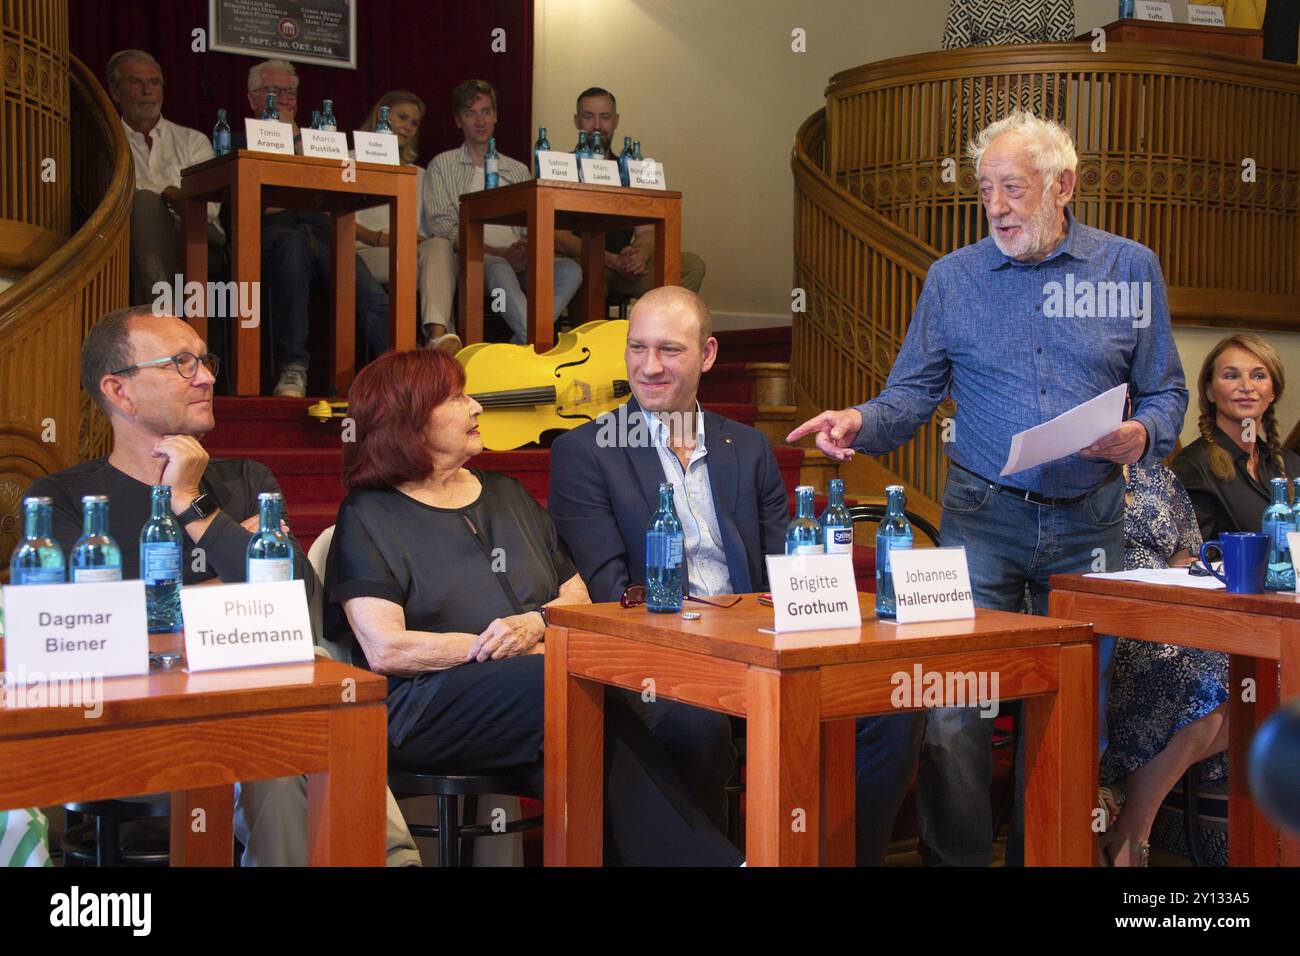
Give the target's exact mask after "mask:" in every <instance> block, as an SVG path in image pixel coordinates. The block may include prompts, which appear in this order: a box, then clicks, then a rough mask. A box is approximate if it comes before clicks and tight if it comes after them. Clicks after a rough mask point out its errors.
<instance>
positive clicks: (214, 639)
mask: <svg viewBox="0 0 1300 956" xmlns="http://www.w3.org/2000/svg"><path fill="white" fill-rule="evenodd" d="M181 613H182V614H183V615H184V617H185V663H186V666H187V667H188V668H189V670H191V671H210V670H216V669H218V668H222V667H252V666H254V665H257V664H290V663H300V662H302V661H310V660H311V659H312V657H313V656H314V653H315V652H314V648H313V646H312V636H311V618H310V617H309V616H308V613H307V590H306V588H305V587H304V586H303V583H302V581H276V582H275V583H272V584H219V585H215V586H212V587H188V588H181Z"/></svg>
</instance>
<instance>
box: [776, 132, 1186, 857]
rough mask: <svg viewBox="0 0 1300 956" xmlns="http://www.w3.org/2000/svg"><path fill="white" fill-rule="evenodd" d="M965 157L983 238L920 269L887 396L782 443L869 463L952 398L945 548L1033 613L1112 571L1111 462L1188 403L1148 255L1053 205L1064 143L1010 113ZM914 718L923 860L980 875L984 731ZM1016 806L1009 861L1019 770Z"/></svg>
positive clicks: (983, 586) (985, 849)
mask: <svg viewBox="0 0 1300 956" xmlns="http://www.w3.org/2000/svg"><path fill="white" fill-rule="evenodd" d="M971 152H972V158H973V160H974V162H975V167H976V169H977V170H978V173H979V184H980V197H981V199H982V201H983V203H984V208H985V211H986V212H987V213H988V217H989V226H990V231H991V233H992V234H991V235H990V236H989V237H988V238H985V239H983V240H981V241H980V242H977V243H975V244H973V245H970V246H967V247H965V248H963V249H959V250H957V251H956V252H953V253H951V254H950V255H947V256H944V257H943V258H942V259H940V260H939V261H938V262H936V263H935V264H934V265H933V266H932V267H931V269H930V273H929V275H928V276H927V277H926V281H925V287H924V289H923V290H922V292H921V297H920V299H919V300H918V302H917V306H916V311H915V313H914V314H913V316H912V322H911V325H910V326H909V327H908V330H907V336H906V338H905V339H904V342H903V347H902V349H901V350H900V352H899V354H898V360H897V362H895V364H894V367H893V370H892V371H891V373H890V376H889V380H888V382H887V383H886V385H885V389H884V391H882V392H881V393H880V394H879V395H878V396H876V397H875V398H874V399H872V400H871V401H869V402H866V403H864V404H862V405H859V406H857V407H855V408H849V409H843V410H839V411H827V412H822V413H821V414H820V415H818V416H817V417H815V418H813V419H811V420H810V421H808V422H805V423H804V424H803V425H801V426H800V427H799V428H796V429H795V430H794V431H793V432H791V433H790V435H789V439H788V440H790V441H796V440H798V439H799V438H801V437H802V436H804V435H807V434H812V433H815V434H816V442H817V447H818V448H820V449H821V450H822V451H823V452H825V453H826V454H827V455H829V456H831V457H832V458H835V459H836V460H838V461H845V460H847V459H849V458H851V457H852V455H853V453H854V451H863V452H866V453H867V454H873V455H882V454H885V453H886V452H889V451H892V450H893V449H895V448H897V447H898V446H899V445H902V444H903V443H904V442H906V441H908V440H909V439H910V438H911V437H912V435H913V433H914V432H915V431H916V429H917V428H918V427H919V426H920V425H921V424H923V423H924V422H926V421H929V420H930V418H931V416H932V415H933V414H934V410H935V407H936V406H937V405H938V404H939V402H940V401H941V400H942V399H943V398H944V397H945V396H946V395H951V396H952V398H953V399H954V400H955V401H956V403H957V415H956V420H955V424H954V434H953V438H954V440H953V441H952V442H950V443H949V444H948V447H947V453H948V457H949V459H950V462H949V464H950V467H949V469H948V478H947V483H946V485H945V487H944V493H943V521H942V528H941V533H942V538H943V544H944V545H945V546H950V547H955V546H964V547H965V548H966V555H967V560H968V561H969V564H970V575H971V584H972V587H973V589H974V592H975V603H976V604H977V605H978V606H980V607H985V608H996V609H1000V610H1006V611H1018V610H1020V609H1021V608H1022V606H1023V602H1024V600H1025V592H1026V589H1028V592H1029V595H1030V598H1031V600H1032V607H1033V610H1034V611H1035V612H1037V613H1044V612H1045V611H1046V609H1047V600H1046V598H1047V591H1048V588H1047V579H1048V577H1049V576H1050V575H1052V574H1068V573H1075V572H1087V571H1093V570H1100V569H1103V568H1105V569H1111V570H1118V569H1121V568H1122V567H1123V561H1124V481H1123V476H1122V473H1121V467H1120V466H1121V465H1124V464H1131V463H1133V462H1135V461H1138V460H1140V459H1144V458H1155V459H1159V458H1163V457H1164V456H1165V455H1167V454H1169V452H1170V451H1172V450H1173V447H1174V443H1175V441H1176V440H1177V438H1178V434H1179V431H1180V430H1181V428H1182V423H1183V415H1184V413H1185V412H1186V409H1187V390H1186V388H1184V384H1183V372H1182V366H1181V363H1180V361H1179V358H1178V352H1177V350H1176V348H1175V346H1174V339H1173V333H1172V331H1171V329H1170V324H1169V306H1168V301H1167V298H1166V292H1165V284H1164V277H1163V275H1162V274H1161V271H1160V263H1159V261H1158V260H1157V259H1156V256H1155V254H1154V253H1153V252H1152V251H1151V250H1150V249H1148V248H1147V247H1145V246H1143V245H1141V244H1139V243H1136V242H1133V241H1131V240H1128V239H1124V238H1121V237H1119V236H1115V235H1112V234H1110V233H1107V232H1102V231H1101V230H1099V229H1093V228H1091V227H1089V226H1085V225H1082V224H1081V223H1079V222H1077V221H1076V220H1075V219H1074V217H1073V216H1072V215H1071V214H1070V213H1069V211H1068V210H1067V208H1066V206H1067V204H1068V203H1069V202H1070V200H1071V198H1072V197H1073V193H1074V187H1075V182H1076V175H1075V170H1076V167H1077V165H1078V157H1077V155H1076V153H1075V150H1074V144H1073V142H1072V140H1071V137H1070V134H1069V133H1068V132H1067V131H1066V130H1065V129H1064V128H1063V127H1061V126H1059V125H1058V124H1055V123H1050V122H1045V121H1043V120H1040V119H1038V118H1037V117H1034V116H1033V115H1031V114H1028V113H1024V112H1016V113H1013V114H1012V115H1011V116H1009V117H1007V118H1005V119H1003V120H1000V121H998V122H997V123H994V124H993V125H991V126H989V127H988V128H987V129H985V130H984V131H982V132H981V133H980V134H979V136H978V137H977V138H976V140H975V142H974V143H973V144H972V150H971ZM1120 384H1127V385H1128V386H1129V393H1130V397H1131V399H1132V403H1133V413H1132V417H1131V418H1129V419H1128V420H1127V421H1125V422H1123V423H1122V424H1121V425H1120V427H1119V428H1118V429H1116V430H1115V431H1114V432H1112V433H1111V434H1109V435H1107V436H1106V437H1105V438H1102V439H1101V440H1100V441H1098V442H1096V443H1095V444H1093V445H1091V446H1089V447H1087V448H1084V449H1082V450H1081V451H1080V452H1079V453H1077V454H1074V455H1069V456H1067V457H1065V458H1062V459H1059V460H1057V461H1053V462H1048V463H1047V464H1045V465H1040V466H1036V467H1034V468H1029V469H1025V470H1024V471H1021V472H1017V473H1015V474H1012V475H1009V476H1007V478H1006V479H999V478H998V477H997V476H998V475H999V474H1000V473H1001V471H1002V467H1003V465H1004V464H1005V463H1006V460H1007V454H1008V451H1009V449H1010V445H1011V436H1012V435H1014V434H1016V433H1017V432H1020V431H1023V430H1024V429H1026V428H1031V427H1033V426H1035V425H1039V424H1042V423H1043V422H1046V421H1049V420H1051V419H1052V418H1055V417H1056V416H1057V415H1060V414H1061V413H1062V412H1065V411H1067V410H1068V409H1070V408H1073V407H1074V406H1076V405H1079V404H1081V403H1082V402H1085V401H1087V400H1088V399H1091V398H1095V397H1096V396H1098V395H1100V394H1101V393H1102V392H1105V391H1107V390H1108V389H1111V388H1113V387H1115V386H1116V385H1120ZM1113 648H1114V641H1113V639H1111V640H1108V641H1104V642H1103V646H1102V647H1101V648H1100V651H1101V662H1102V664H1101V666H1102V675H1101V685H1100V690H1101V695H1102V707H1101V713H1102V714H1104V713H1105V712H1106V708H1105V692H1106V679H1107V678H1108V676H1109V670H1110V663H1111V656H1112V652H1113ZM924 719H925V735H924V744H923V746H922V749H921V768H920V777H919V785H918V788H917V815H918V821H919V828H920V833H921V853H922V858H923V859H924V860H925V861H926V862H927V863H943V864H950V865H966V866H981V865H987V864H988V863H989V862H990V861H991V858H992V849H993V832H992V812H991V807H990V802H989V785H990V781H991V776H992V753H991V742H992V733H993V722H992V721H991V720H984V719H981V718H980V712H979V711H978V710H976V709H973V708H944V709H937V710H930V711H927V712H925V718H924ZM1102 747H1103V749H1104V747H1105V737H1104V732H1103V737H1102ZM1020 762H1022V761H1018V763H1020ZM1016 796H1017V814H1016V825H1015V826H1014V827H1013V834H1012V839H1011V840H1010V841H1009V844H1008V854H1007V855H1008V860H1009V861H1015V860H1016V859H1017V858H1018V856H1019V853H1020V852H1021V850H1022V847H1021V846H1020V843H1019V839H1020V835H1021V834H1022V833H1023V805H1022V801H1023V783H1022V780H1021V769H1020V768H1019V767H1018V770H1017V795H1016Z"/></svg>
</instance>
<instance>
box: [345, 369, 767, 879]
mask: <svg viewBox="0 0 1300 956" xmlns="http://www.w3.org/2000/svg"><path fill="white" fill-rule="evenodd" d="M348 397H349V411H350V414H351V416H352V418H353V420H354V422H355V424H356V441H354V442H348V443H345V444H344V446H343V484H344V487H345V488H346V489H347V490H348V496H347V497H346V498H345V499H344V501H343V504H342V506H341V507H340V508H339V515H338V523H337V525H336V528H335V532H334V540H333V543H332V544H331V546H330V555H329V562H328V565H327V568H326V576H325V586H326V590H327V594H328V599H329V601H330V602H331V603H330V615H329V619H328V620H327V624H326V627H327V633H328V636H330V637H331V638H332V639H334V640H343V641H346V642H347V643H349V644H353V645H354V646H355V648H356V649H357V650H358V651H359V652H360V653H359V654H356V655H355V658H354V660H356V662H357V663H362V656H363V655H364V663H363V666H369V668H370V669H371V670H373V671H374V672H376V673H379V674H384V675H386V676H387V677H388V741H389V760H390V761H391V762H392V764H393V765H394V766H396V767H406V768H410V769H416V770H433V769H437V770H444V771H454V772H458V773H495V772H499V771H511V772H519V771H523V772H526V773H528V774H530V777H531V782H532V787H533V790H534V791H535V793H536V795H537V796H539V797H540V796H541V793H542V740H543V726H544V720H543V707H542V688H543V671H542V664H543V660H542V657H541V656H539V655H540V653H541V651H542V646H541V645H540V644H539V643H538V642H539V641H541V639H542V636H543V634H544V632H545V629H546V619H545V616H544V611H543V608H545V607H547V606H554V605H557V604H580V603H585V602H587V601H589V600H590V598H589V597H588V595H587V587H586V585H585V584H583V581H582V578H581V577H580V576H579V575H578V572H577V570H576V569H575V567H574V565H573V562H572V560H571V559H570V558H569V555H568V554H567V553H566V552H565V550H564V546H563V544H561V542H560V540H559V538H558V536H557V535H556V531H555V526H554V525H553V524H552V523H551V519H550V516H549V515H548V514H547V513H546V511H545V509H543V508H542V507H541V506H540V505H539V504H538V503H537V502H536V501H534V500H533V498H532V497H531V496H530V495H529V494H528V493H527V492H526V491H525V490H524V488H523V486H522V485H521V484H520V483H519V482H518V481H517V480H515V479H514V478H511V477H510V476H508V475H504V474H500V473H497V472H484V471H479V470H478V469H472V468H466V467H465V465H466V463H467V462H468V461H469V459H470V458H471V457H473V456H474V455H477V454H478V453H479V452H481V451H482V450H483V440H482V438H481V437H480V436H479V432H478V416H479V413H480V412H481V411H482V410H483V409H482V407H481V406H480V405H479V404H478V402H476V401H474V399H473V398H472V397H470V396H468V395H466V394H465V373H464V370H463V369H462V367H461V365H460V364H459V363H458V362H457V361H456V360H455V359H453V358H451V357H450V356H448V355H445V354H443V353H441V352H435V351H430V350H427V349H424V350H419V351H411V352H389V353H387V354H385V355H383V356H382V357H380V358H379V359H377V360H376V361H374V362H372V363H371V364H370V365H368V366H366V367H365V368H364V369H362V370H361V372H360V373H359V374H358V375H357V378H356V380H355V381H354V382H353V384H352V389H351V392H350V394H349V396H348ZM653 707H654V708H655V709H656V714H655V716H654V723H656V724H657V725H658V727H659V729H658V730H656V731H654V732H652V730H651V727H650V726H649V722H648V719H647V717H646V716H645V715H643V714H640V713H638V712H637V710H636V709H635V707H634V706H633V705H632V704H631V703H629V701H628V700H627V698H626V697H625V695H621V694H608V695H607V697H606V709H605V741H606V743H605V747H606V753H605V768H606V780H605V793H606V806H605V821H606V860H607V862H610V861H615V862H623V863H627V864H631V865H679V866H680V865H704V866H710V865H712V866H725V865H734V864H737V863H739V862H740V861H741V859H742V856H741V854H740V851H739V850H737V849H736V847H734V846H732V845H731V844H730V843H729V842H728V841H727V839H726V837H725V836H724V835H723V833H722V832H721V830H720V829H719V827H718V826H717V824H716V822H715V821H713V820H710V818H709V815H708V814H706V813H705V812H704V811H703V810H701V809H699V804H700V802H701V801H700V799H699V795H693V794H692V793H691V792H690V790H691V788H690V787H689V786H688V785H687V784H686V783H684V782H683V780H682V778H681V776H679V774H678V772H677V771H676V769H675V768H674V767H673V765H672V761H671V759H670V757H669V753H670V752H672V751H673V742H672V741H671V740H665V741H664V742H663V743H661V742H660V741H659V740H657V739H656V736H655V734H656V733H659V734H661V735H662V734H664V733H665V731H664V730H663V728H664V727H665V726H668V725H672V724H673V721H671V720H665V719H662V718H663V715H665V714H669V713H670V712H671V711H672V710H673V709H674V708H680V707H681V705H680V704H674V703H672V702H669V701H661V702H658V703H656V704H654V705H653ZM661 708H662V709H663V710H662V711H661V710H660V709H661ZM716 752H717V754H718V759H719V760H729V759H731V754H730V742H729V741H727V740H725V739H724V740H722V741H720V742H719V746H718V748H717V750H716ZM724 778H725V775H724ZM716 796H717V797H718V799H719V801H721V799H722V794H717V795H716Z"/></svg>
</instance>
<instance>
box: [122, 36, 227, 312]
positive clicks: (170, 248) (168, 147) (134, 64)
mask: <svg viewBox="0 0 1300 956" xmlns="http://www.w3.org/2000/svg"><path fill="white" fill-rule="evenodd" d="M107 74H108V76H107V79H108V93H109V96H111V97H112V98H113V102H114V103H116V104H117V107H118V109H120V110H121V111H122V129H123V131H124V132H125V133H126V141H127V144H128V145H129V146H130V147H131V160H132V165H133V166H134V167H135V201H134V204H133V205H132V207H131V301H132V302H151V301H153V299H154V298H155V294H154V291H153V288H154V285H155V283H158V282H164V283H166V284H167V286H168V287H169V288H170V287H171V286H172V284H173V283H174V282H175V281H176V276H177V274H178V273H180V272H181V271H182V269H181V265H182V249H183V241H182V237H181V219H180V209H181V190H180V186H181V170H182V169H185V168H186V167H188V166H195V165H197V164H199V163H203V162H207V161H208V160H209V159H212V158H213V157H214V156H215V155H216V154H215V153H214V152H213V151H212V144H211V143H210V142H208V138H207V137H206V136H204V135H203V134H202V133H200V132H199V131H198V130H196V129H187V128H185V127H184V126H177V125H176V124H175V123H171V122H168V121H167V120H166V119H165V118H164V117H163V115H162V104H163V75H162V68H161V67H160V66H159V65H158V61H157V60H155V59H154V58H153V57H152V56H150V55H149V54H148V53H146V52H145V51H144V50H122V51H120V52H118V53H114V54H113V57H112V59H110V60H109V61H108V70H107ZM220 214H221V204H220V203H215V202H210V203H208V277H209V278H210V279H217V278H218V277H220V276H223V275H225V273H226V234H225V232H224V231H223V230H222V228H221V223H220V220H219V217H220Z"/></svg>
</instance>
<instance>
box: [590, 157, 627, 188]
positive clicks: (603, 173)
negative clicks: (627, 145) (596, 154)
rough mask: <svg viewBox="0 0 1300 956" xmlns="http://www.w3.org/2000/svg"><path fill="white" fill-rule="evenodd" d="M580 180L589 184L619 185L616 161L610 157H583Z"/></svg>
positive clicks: (620, 183) (621, 181)
mask: <svg viewBox="0 0 1300 956" xmlns="http://www.w3.org/2000/svg"><path fill="white" fill-rule="evenodd" d="M582 181H583V182H584V183H586V184H587V185H589V186H621V185H623V180H622V179H621V178H620V177H619V175H618V163H616V162H614V160H612V159H585V158H584V159H583V160H582Z"/></svg>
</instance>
